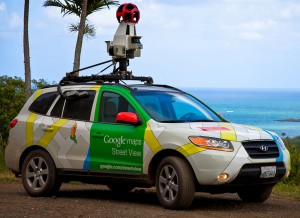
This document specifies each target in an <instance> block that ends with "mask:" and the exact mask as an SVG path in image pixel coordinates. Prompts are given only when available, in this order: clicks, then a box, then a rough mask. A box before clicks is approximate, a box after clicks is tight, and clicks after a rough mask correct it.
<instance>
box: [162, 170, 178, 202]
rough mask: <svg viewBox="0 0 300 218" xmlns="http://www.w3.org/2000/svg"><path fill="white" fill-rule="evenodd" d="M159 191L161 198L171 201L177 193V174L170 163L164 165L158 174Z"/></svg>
mask: <svg viewBox="0 0 300 218" xmlns="http://www.w3.org/2000/svg"><path fill="white" fill-rule="evenodd" d="M159 191H160V194H161V196H162V197H163V199H164V200H165V201H167V202H173V201H174V200H175V199H176V197H177V194H178V175H177V173H176V171H175V169H174V168H173V167H172V166H171V165H166V166H164V167H163V168H162V169H161V171H160V174H159Z"/></svg>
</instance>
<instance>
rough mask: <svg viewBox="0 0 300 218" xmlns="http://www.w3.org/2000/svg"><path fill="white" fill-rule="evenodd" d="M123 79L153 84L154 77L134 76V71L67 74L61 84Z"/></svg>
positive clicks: (116, 81)
mask: <svg viewBox="0 0 300 218" xmlns="http://www.w3.org/2000/svg"><path fill="white" fill-rule="evenodd" d="M123 80H132V81H141V82H145V85H151V84H153V79H152V77H150V76H149V77H146V76H133V75H132V73H126V74H115V73H114V74H106V75H91V76H67V77H64V78H63V79H62V80H61V81H60V85H63V84H70V83H87V82H96V83H105V82H115V83H119V82H120V81H123Z"/></svg>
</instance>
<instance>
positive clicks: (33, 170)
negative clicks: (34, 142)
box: [21, 149, 61, 196]
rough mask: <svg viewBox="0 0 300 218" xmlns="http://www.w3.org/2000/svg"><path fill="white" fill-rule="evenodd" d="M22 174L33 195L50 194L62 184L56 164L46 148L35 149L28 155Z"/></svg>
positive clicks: (30, 193) (27, 189)
mask: <svg viewBox="0 0 300 218" xmlns="http://www.w3.org/2000/svg"><path fill="white" fill-rule="evenodd" d="M21 174H22V183H23V186H24V188H25V190H26V191H27V193H28V194H29V195H31V196H49V195H52V194H55V193H56V192H57V191H58V190H59V188H60V186H61V180H60V179H59V177H58V176H57V173H56V167H55V164H54V162H53V160H52V158H51V156H50V155H49V154H48V153H47V152H46V151H44V150H40V149H38V150H34V151H32V152H30V153H29V154H28V155H27V156H26V158H25V160H24V162H23V165H22V170H21Z"/></svg>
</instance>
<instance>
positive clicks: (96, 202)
mask: <svg viewBox="0 0 300 218" xmlns="http://www.w3.org/2000/svg"><path fill="white" fill-rule="evenodd" d="M47 216H48V217H139V218H142V217H143V218H144V217H181V218H188V217H208V216H210V217H222V218H224V217H226V218H229V217H235V218H236V217H286V218H294V217H299V218H300V201H298V200H294V199H290V198H284V197H280V196H277V195H272V196H271V197H270V199H269V200H268V201H266V202H265V203H262V204H259V203H244V202H242V201H241V200H240V199H239V198H238V196H237V195H235V194H222V195H210V194H204V193H197V194H196V195H195V199H194V202H193V204H192V205H191V207H190V208H189V209H188V210H185V211H171V210H166V209H164V208H162V207H161V206H160V205H159V202H158V200H157V197H156V194H155V191H154V189H138V190H134V191H132V192H130V193H124V194H117V193H113V192H111V191H109V190H108V189H107V188H106V186H101V185H85V184H79V185H74V184H73V185H71V184H63V186H62V187H61V191H60V193H59V195H58V196H55V197H48V198H44V197H40V198H33V197H29V196H28V195H27V193H26V192H25V190H24V189H23V186H22V184H20V183H11V184H10V183H5V182H0V217H47Z"/></svg>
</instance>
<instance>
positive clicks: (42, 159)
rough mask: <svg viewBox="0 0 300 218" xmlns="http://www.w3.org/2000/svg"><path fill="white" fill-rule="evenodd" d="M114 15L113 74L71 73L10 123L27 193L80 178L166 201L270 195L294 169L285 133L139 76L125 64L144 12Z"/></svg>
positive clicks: (14, 160)
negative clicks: (238, 120)
mask: <svg viewBox="0 0 300 218" xmlns="http://www.w3.org/2000/svg"><path fill="white" fill-rule="evenodd" d="M128 11H129V12H128ZM130 11H133V12H132V13H131V12H130ZM117 17H118V19H119V21H120V26H119V28H118V30H117V32H116V35H115V37H114V40H113V41H112V42H107V49H108V52H109V54H110V55H111V56H112V57H113V58H112V65H113V66H114V70H113V72H112V73H110V74H106V75H92V76H74V75H73V72H71V73H69V74H67V76H66V77H64V78H63V79H62V80H61V81H60V83H59V84H58V85H57V86H50V87H45V88H43V89H40V90H37V91H36V92H35V93H33V95H32V96H31V97H30V98H29V99H28V101H27V102H26V104H25V105H24V107H23V108H22V110H21V111H20V113H19V114H18V115H17V116H16V117H15V119H14V120H13V121H12V122H11V129H10V133H9V143H8V145H7V147H6V151H5V160H6V164H7V166H8V167H9V169H11V170H12V171H13V172H14V173H15V174H16V175H21V177H22V182H23V186H24V188H25V190H26V191H27V192H28V194H29V195H31V196H49V195H53V194H55V193H56V192H57V191H58V190H59V188H60V185H61V184H62V182H67V181H74V180H75V181H82V182H91V183H98V184H104V185H107V186H108V187H109V188H110V189H111V190H114V191H122V192H125V191H131V190H132V189H134V188H135V187H152V186H155V187H156V192H157V196H158V199H159V202H160V203H161V205H162V206H163V207H165V208H168V209H184V208H187V207H189V206H190V204H191V203H192V201H193V198H194V193H195V192H196V191H197V192H209V193H225V192H232V193H237V194H238V195H239V196H240V198H241V199H242V200H243V201H252V202H263V201H265V200H267V199H268V197H269V196H270V194H271V192H272V188H273V186H274V185H275V184H276V183H278V182H279V181H281V180H282V179H284V178H286V177H287V176H288V174H289V171H290V156H289V152H288V150H287V149H286V147H285V145H284V143H283V142H282V140H281V139H280V138H279V137H278V136H277V135H276V134H275V133H272V132H269V131H264V130H262V129H260V128H256V127H250V126H245V125H239V124H234V123H231V122H228V121H226V120H225V119H224V118H222V117H221V116H219V115H218V114H217V113H215V112H214V111H213V110H211V109H210V108H209V107H208V106H207V105H205V104H204V103H202V102H201V101H200V100H198V99H197V98H195V97H193V96H192V95H190V94H188V93H186V92H184V91H181V90H179V89H177V88H174V87H171V86H167V85H157V84H153V80H152V78H151V77H136V76H133V75H132V73H131V72H129V71H127V66H128V59H129V58H134V57H139V56H140V50H141V49H142V45H141V43H140V38H141V37H139V36H136V30H135V24H136V23H137V22H138V19H139V12H138V10H137V8H136V6H135V5H132V4H124V5H121V6H120V8H119V9H118V11H117ZM105 63H107V62H105ZM100 64H102V63H100ZM100 64H99V65H100ZM116 64H119V67H118V68H116ZM84 69H86V68H84ZM125 80H130V81H141V82H144V83H140V82H139V84H137V85H134V84H131V85H126V84H122V83H121V82H122V81H125Z"/></svg>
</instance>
